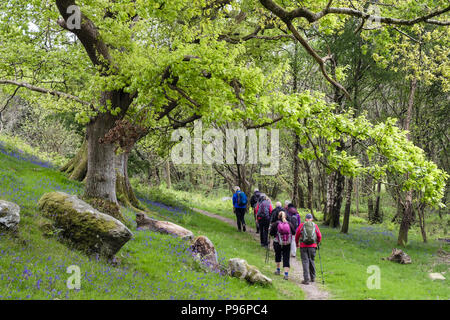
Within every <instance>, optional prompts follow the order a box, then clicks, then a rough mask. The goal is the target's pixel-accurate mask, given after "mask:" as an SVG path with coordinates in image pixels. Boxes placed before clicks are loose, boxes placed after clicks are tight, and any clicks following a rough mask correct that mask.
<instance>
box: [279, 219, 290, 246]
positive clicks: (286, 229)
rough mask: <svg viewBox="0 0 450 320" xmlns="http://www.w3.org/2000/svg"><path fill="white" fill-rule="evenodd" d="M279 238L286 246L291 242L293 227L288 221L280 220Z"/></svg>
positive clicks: (281, 243)
mask: <svg viewBox="0 0 450 320" xmlns="http://www.w3.org/2000/svg"><path fill="white" fill-rule="evenodd" d="M277 239H278V243H279V244H280V245H283V246H286V245H289V244H291V241H292V234H291V227H290V226H289V223H287V222H279V223H278V226H277Z"/></svg>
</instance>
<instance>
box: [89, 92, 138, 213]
mask: <svg viewBox="0 0 450 320" xmlns="http://www.w3.org/2000/svg"><path fill="white" fill-rule="evenodd" d="M109 103H110V104H111V109H116V108H120V110H121V112H120V114H119V115H117V116H113V115H112V114H111V113H110V112H106V113H99V114H98V115H97V116H96V117H95V119H94V120H92V121H91V122H90V123H89V124H88V126H87V130H86V135H87V140H88V169H87V175H86V187H85V197H86V198H99V199H103V200H107V201H109V202H112V203H115V204H118V202H117V195H116V171H115V156H116V155H115V146H114V145H113V144H111V143H102V142H101V140H102V139H104V138H105V135H106V134H107V133H108V132H109V130H111V129H112V128H113V127H114V126H115V122H116V121H117V120H120V119H121V118H123V116H124V115H125V113H126V111H127V110H128V107H129V106H130V103H131V99H130V96H129V95H128V94H127V93H124V92H123V91H107V92H103V93H102V97H101V99H100V104H101V105H102V106H105V107H106V106H107V105H108V104H109Z"/></svg>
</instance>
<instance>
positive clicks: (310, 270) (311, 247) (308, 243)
mask: <svg viewBox="0 0 450 320" xmlns="http://www.w3.org/2000/svg"><path fill="white" fill-rule="evenodd" d="M321 241H322V234H321V233H320V229H319V227H318V226H317V224H315V223H314V222H312V215H311V214H310V213H308V214H307V215H306V218H305V222H304V223H301V224H300V226H299V227H298V229H297V232H296V234H295V243H296V244H297V247H300V256H301V258H302V266H303V281H302V283H303V284H309V282H310V281H311V282H314V281H315V279H316V266H315V263H314V259H315V257H316V249H317V245H318V244H319V243H320V242H321Z"/></svg>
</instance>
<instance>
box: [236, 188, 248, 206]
mask: <svg viewBox="0 0 450 320" xmlns="http://www.w3.org/2000/svg"><path fill="white" fill-rule="evenodd" d="M237 205H238V206H239V207H245V206H246V205H247V195H246V194H245V193H244V192H242V191H241V192H238V194H237Z"/></svg>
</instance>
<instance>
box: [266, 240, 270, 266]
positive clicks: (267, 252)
mask: <svg viewBox="0 0 450 320" xmlns="http://www.w3.org/2000/svg"><path fill="white" fill-rule="evenodd" d="M269 253H270V235H269V244H268V245H267V249H266V264H267V263H268V262H269Z"/></svg>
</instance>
